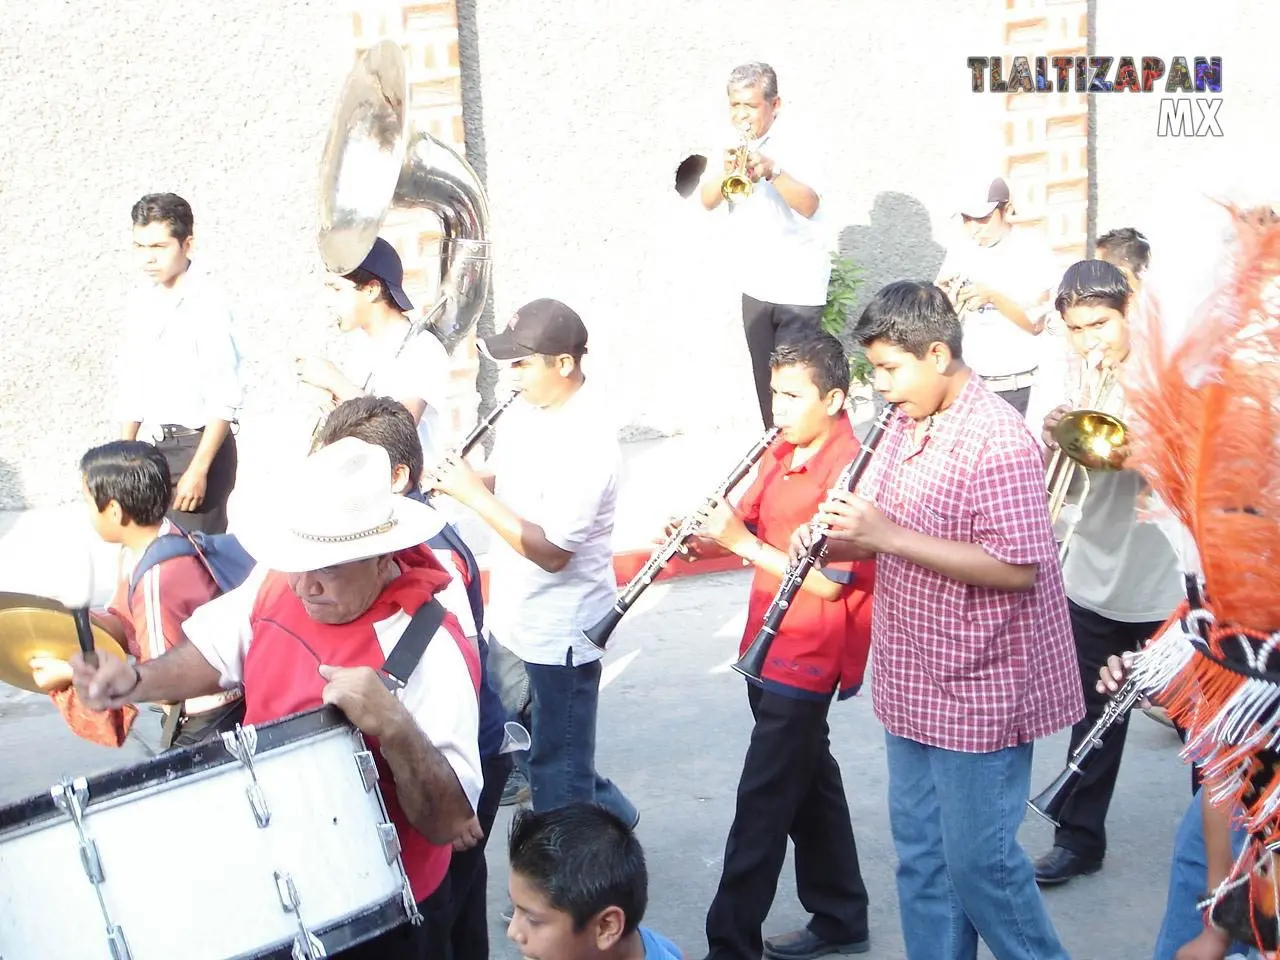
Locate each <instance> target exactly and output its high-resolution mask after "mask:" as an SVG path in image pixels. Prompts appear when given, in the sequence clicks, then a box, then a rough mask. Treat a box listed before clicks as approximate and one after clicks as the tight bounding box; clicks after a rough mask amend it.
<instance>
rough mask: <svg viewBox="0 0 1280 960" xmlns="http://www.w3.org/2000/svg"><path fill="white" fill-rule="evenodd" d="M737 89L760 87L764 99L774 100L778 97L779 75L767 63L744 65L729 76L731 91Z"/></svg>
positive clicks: (734, 69)
mask: <svg viewBox="0 0 1280 960" xmlns="http://www.w3.org/2000/svg"><path fill="white" fill-rule="evenodd" d="M737 87H753V88H754V87H759V88H760V93H761V94H762V95H763V96H764V98H765V99H766V100H772V99H773V98H774V97H776V96H777V95H778V75H777V74H776V73H774V72H773V67H771V66H769V65H768V64H767V63H760V62H758V61H757V62H752V63H744V64H742V66H740V67H734V68H733V71H732V72H731V73H730V74H729V89H730V90H734V89H736V88H737Z"/></svg>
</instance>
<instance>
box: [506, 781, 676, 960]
mask: <svg viewBox="0 0 1280 960" xmlns="http://www.w3.org/2000/svg"><path fill="white" fill-rule="evenodd" d="M508 852H509V859H510V863H511V875H510V879H509V881H508V883H509V888H510V891H511V903H512V906H513V907H514V910H513V913H512V917H511V923H510V925H509V926H508V927H507V936H508V937H509V938H510V939H511V940H513V941H515V944H516V946H518V947H519V948H520V953H521V954H523V955H524V956H525V957H526V958H527V960H683V956H684V955H683V954H682V953H681V952H680V948H679V947H677V946H676V945H675V944H674V943H672V942H671V941H670V940H668V939H667V938H666V937H664V936H663V935H662V934H660V933H655V932H654V931H652V930H649V929H647V928H645V927H642V926H640V921H641V920H642V919H644V908H645V905H646V904H647V903H648V900H649V891H648V886H649V876H648V871H647V870H646V868H645V863H644V850H643V849H641V847H640V841H639V840H637V839H636V836H635V834H634V833H633V832H632V831H631V828H630V827H628V826H627V825H626V824H625V823H623V822H622V821H621V820H620V819H619V818H618V817H616V816H614V814H612V813H610V812H609V811H608V810H606V809H605V808H604V807H601V806H599V805H597V804H594V803H586V802H583V801H577V802H574V803H570V804H568V805H567V806H563V807H557V808H556V809H553V810H545V811H541V812H538V813H535V812H533V811H532V810H521V811H519V812H518V813H517V814H516V815H515V819H514V820H512V822H511V835H510V839H509V840H508Z"/></svg>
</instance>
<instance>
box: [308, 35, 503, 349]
mask: <svg viewBox="0 0 1280 960" xmlns="http://www.w3.org/2000/svg"><path fill="white" fill-rule="evenodd" d="M408 106H409V84H408V76H407V71H406V65H405V58H404V52H403V51H402V50H401V49H400V47H399V46H398V45H397V44H396V43H394V42H392V41H390V40H384V41H382V42H380V43H377V44H374V45H373V46H372V47H370V48H369V49H368V50H366V51H365V52H364V53H363V54H362V55H361V56H360V59H359V60H358V61H357V62H356V64H355V66H353V67H352V69H351V72H350V73H349V74H348V75H347V79H346V83H345V84H344V85H343V88H342V93H341V95H340V97H339V99H338V105H337V107H336V109H335V110H334V115H333V122H332V124H331V125H330V128H329V137H328V140H327V141H326V143H325V150H324V158H323V160H322V161H321V169H320V189H319V204H320V230H319V235H318V238H317V242H318V244H319V248H320V257H321V259H322V260H323V261H324V265H325V267H326V268H327V269H328V270H330V271H331V272H333V273H337V274H339V275H344V276H345V275H346V274H348V273H350V272H351V271H352V270H354V269H355V268H356V267H358V266H359V265H360V263H361V261H363V260H364V258H365V255H366V254H367V253H368V252H369V250H370V248H371V247H372V246H373V242H374V240H376V239H377V237H378V231H379V230H381V229H382V224H383V221H384V220H386V217H387V214H388V213H390V212H391V211H392V210H402V211H406V212H416V211H424V210H425V211H427V212H429V213H432V214H434V215H435V216H436V217H437V218H438V219H439V221H440V228H441V233H442V238H441V241H440V275H439V292H438V294H437V300H436V303H435V304H434V305H432V307H431V308H430V309H428V310H427V311H425V312H426V314H428V315H429V314H431V313H438V319H437V320H436V322H435V324H434V329H435V331H436V332H437V333H438V334H439V336H440V338H441V340H442V341H443V342H444V344H445V347H446V348H447V349H449V350H450V351H452V349H453V347H454V346H455V345H456V344H457V343H458V341H459V340H461V339H462V337H463V336H465V335H466V333H467V332H468V331H469V330H470V329H471V328H472V327H473V326H474V325H475V322H476V320H478V319H479V317H480V314H481V312H482V311H483V310H484V306H485V301H486V300H487V299H488V296H489V281H490V270H491V266H492V260H491V258H490V250H489V203H488V200H487V198H486V196H485V191H484V187H483V186H482V185H481V183H480V178H479V176H477V175H476V172H475V170H474V169H472V167H471V164H469V163H467V161H466V160H465V159H463V158H462V157H460V156H459V155H458V154H457V153H455V152H454V151H453V150H452V149H450V148H449V147H448V146H446V145H445V144H443V143H441V142H440V141H439V140H436V139H435V138H434V137H432V136H431V135H430V134H428V133H426V132H424V131H420V130H414V129H412V127H411V125H410V123H409V113H408Z"/></svg>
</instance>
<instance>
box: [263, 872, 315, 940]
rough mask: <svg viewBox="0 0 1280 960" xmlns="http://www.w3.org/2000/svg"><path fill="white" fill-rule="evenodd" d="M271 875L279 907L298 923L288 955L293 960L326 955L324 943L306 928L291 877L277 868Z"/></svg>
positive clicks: (296, 889) (299, 899) (300, 899)
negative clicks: (273, 879)
mask: <svg viewBox="0 0 1280 960" xmlns="http://www.w3.org/2000/svg"><path fill="white" fill-rule="evenodd" d="M272 875H273V876H274V878H275V881H276V894H277V895H278V896H279V897H280V907H281V908H282V909H283V910H284V912H285V913H287V914H289V915H291V916H292V917H293V918H294V920H296V921H297V923H298V935H297V936H296V937H294V938H293V950H292V951H290V956H292V957H293V960H319V958H320V957H327V956H328V955H329V953H328V951H327V950H325V948H324V944H323V943H321V942H320V939H319V938H318V937H317V936H316V935H315V934H314V933H312V932H311V931H310V930H308V929H307V925H306V923H305V922H304V921H303V919H302V909H301V907H302V898H301V897H299V896H298V886H297V884H295V883H294V882H293V877H292V876H291V875H290V874H288V873H281V872H280V871H279V870H276V871H274V872H273V874H272Z"/></svg>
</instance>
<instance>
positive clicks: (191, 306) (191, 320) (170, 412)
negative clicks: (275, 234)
mask: <svg viewBox="0 0 1280 960" xmlns="http://www.w3.org/2000/svg"><path fill="white" fill-rule="evenodd" d="M116 377H117V380H116V382H117V384H118V391H119V396H118V407H117V416H118V418H119V419H120V420H121V421H123V422H126V423H127V422H133V421H136V422H139V423H145V424H147V426H148V427H149V428H151V431H150V435H152V436H155V435H156V432H155V428H156V427H158V426H159V425H160V424H178V425H180V426H184V427H190V428H192V429H195V428H198V427H203V426H204V425H205V424H207V423H209V422H211V421H213V420H226V421H231V420H234V419H235V418H236V414H237V412H238V411H239V409H240V406H241V404H242V403H243V402H244V390H243V386H242V384H241V381H240V353H239V350H238V349H237V347H236V342H235V337H234V333H233V318H232V315H231V307H230V304H229V302H228V301H227V298H226V296H225V295H224V294H223V292H222V291H221V290H220V289H219V288H218V287H217V285H216V284H214V283H213V282H212V281H211V280H210V279H209V278H208V277H207V276H206V275H205V274H204V273H203V272H202V271H200V270H198V269H197V268H196V266H195V265H194V264H193V265H191V266H190V267H189V268H188V269H187V272H186V274H185V275H184V276H183V277H182V279H181V280H179V281H178V283H177V284H176V285H175V286H174V287H173V289H167V288H165V287H162V286H159V285H158V284H157V285H148V286H147V287H145V288H142V289H140V290H139V291H138V292H137V293H136V294H135V296H134V297H133V299H132V300H131V301H130V304H129V317H128V319H127V320H126V322H125V329H124V336H123V338H122V341H121V344H120V350H119V353H118V355H117V360H116ZM142 435H146V434H142Z"/></svg>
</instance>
